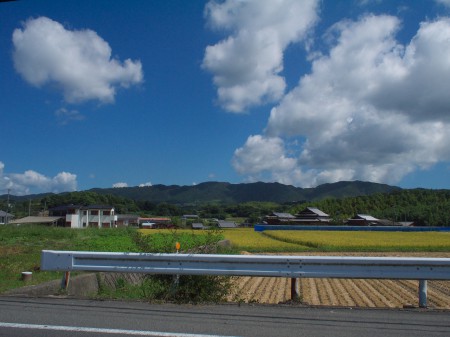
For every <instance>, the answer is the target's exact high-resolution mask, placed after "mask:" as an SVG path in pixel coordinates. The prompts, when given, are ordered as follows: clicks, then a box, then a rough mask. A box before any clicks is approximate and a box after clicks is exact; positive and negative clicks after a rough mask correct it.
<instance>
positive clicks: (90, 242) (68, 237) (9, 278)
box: [0, 225, 222, 293]
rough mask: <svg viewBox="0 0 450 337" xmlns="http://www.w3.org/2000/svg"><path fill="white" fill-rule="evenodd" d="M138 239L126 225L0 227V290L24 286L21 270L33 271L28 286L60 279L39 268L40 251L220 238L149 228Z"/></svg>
mask: <svg viewBox="0 0 450 337" xmlns="http://www.w3.org/2000/svg"><path fill="white" fill-rule="evenodd" d="M150 233H152V235H150V236H148V237H146V238H144V239H142V238H141V239H140V237H141V236H140V235H139V234H138V231H137V230H135V229H126V228H111V229H107V228H103V229H98V228H84V229H71V228H59V227H47V226H36V225H29V226H13V225H2V226H0V293H3V292H5V291H7V290H9V289H13V288H18V287H21V286H24V285H25V284H24V282H23V281H22V280H21V274H22V272H23V271H31V272H33V277H32V281H31V282H30V283H28V284H29V285H33V284H39V283H42V282H45V281H49V280H54V279H59V278H62V274H61V273H57V272H44V271H40V259H41V251H42V250H66V251H67V250H76V251H98V252H167V253H173V252H175V251H176V250H175V242H177V241H178V242H180V244H181V249H182V250H188V249H193V248H194V247H198V246H202V245H207V244H209V243H212V242H216V241H217V240H219V239H221V238H222V236H221V234H220V233H218V232H214V231H208V232H204V231H202V232H199V233H196V234H195V235H194V234H193V231H192V230H189V231H173V230H172V231H168V230H165V231H158V230H151V231H150Z"/></svg>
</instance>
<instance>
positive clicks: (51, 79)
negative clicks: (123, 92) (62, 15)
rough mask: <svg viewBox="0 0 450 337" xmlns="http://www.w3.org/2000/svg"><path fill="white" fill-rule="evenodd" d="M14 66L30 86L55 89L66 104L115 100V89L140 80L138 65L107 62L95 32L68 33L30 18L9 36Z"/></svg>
mask: <svg viewBox="0 0 450 337" xmlns="http://www.w3.org/2000/svg"><path fill="white" fill-rule="evenodd" d="M12 40H13V44H14V51H13V59H14V66H15V68H16V70H17V72H18V73H19V74H20V75H21V76H22V77H23V78H24V79H25V80H26V81H27V82H28V83H30V84H32V85H34V86H36V87H42V86H43V85H46V84H49V85H54V86H56V87H58V88H59V89H60V90H61V91H62V92H63V95H64V99H65V100H66V101H67V102H69V103H79V102H83V101H88V100H99V101H100V102H102V103H111V102H113V101H114V97H115V94H116V89H117V87H125V88H126V87H129V86H130V85H133V84H137V83H140V82H142V80H143V73H142V65H141V62H140V61H132V60H130V59H126V60H125V61H124V62H123V63H122V62H120V61H119V60H117V59H115V58H111V47H110V46H109V44H108V43H107V42H106V41H105V40H103V39H102V38H101V37H100V36H98V35H97V33H96V32H94V31H92V30H89V29H85V30H68V29H66V28H65V27H64V26H63V25H62V24H60V23H58V22H56V21H54V20H51V19H49V18H47V17H39V18H36V19H29V20H27V21H26V22H25V23H24V24H23V28H22V29H20V28H18V29H15V30H14V32H13V36H12Z"/></svg>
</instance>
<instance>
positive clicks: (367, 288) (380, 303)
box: [360, 280, 392, 307]
mask: <svg viewBox="0 0 450 337" xmlns="http://www.w3.org/2000/svg"><path fill="white" fill-rule="evenodd" d="M360 281H361V282H360V284H361V289H362V290H363V291H364V293H365V294H366V296H368V297H369V298H370V299H371V300H372V301H373V302H374V303H375V306H376V307H390V306H392V303H391V301H389V300H388V299H387V298H386V297H385V296H384V294H383V293H381V292H380V291H379V290H378V288H377V286H376V285H374V282H372V281H377V280H360Z"/></svg>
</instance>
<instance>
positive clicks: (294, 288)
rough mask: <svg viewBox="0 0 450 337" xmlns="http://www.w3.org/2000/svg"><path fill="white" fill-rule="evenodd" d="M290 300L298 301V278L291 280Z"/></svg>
mask: <svg viewBox="0 0 450 337" xmlns="http://www.w3.org/2000/svg"><path fill="white" fill-rule="evenodd" d="M291 300H292V301H296V302H297V301H299V300H300V282H299V279H298V278H291Z"/></svg>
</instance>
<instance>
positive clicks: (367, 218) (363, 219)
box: [346, 214, 414, 227]
mask: <svg viewBox="0 0 450 337" xmlns="http://www.w3.org/2000/svg"><path fill="white" fill-rule="evenodd" d="M346 224H347V225H349V226H402V227H409V226H414V222H411V221H409V222H396V221H393V220H386V219H377V218H375V217H373V216H371V215H367V214H356V215H355V216H354V217H353V218H351V219H348V220H347V222H346Z"/></svg>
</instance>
